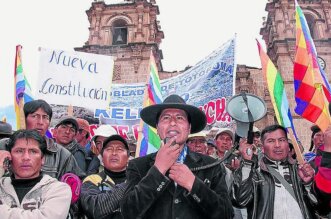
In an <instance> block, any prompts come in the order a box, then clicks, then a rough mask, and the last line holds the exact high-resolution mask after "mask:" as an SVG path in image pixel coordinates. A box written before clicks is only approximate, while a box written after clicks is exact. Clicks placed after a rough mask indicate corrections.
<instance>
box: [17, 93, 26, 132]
mask: <svg viewBox="0 0 331 219" xmlns="http://www.w3.org/2000/svg"><path fill="white" fill-rule="evenodd" d="M23 107H24V99H23V98H20V100H19V105H18V108H19V118H16V119H19V121H20V127H16V128H17V129H25V127H26V125H25V116H24V111H23Z"/></svg>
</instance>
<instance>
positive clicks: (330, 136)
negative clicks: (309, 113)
mask: <svg viewBox="0 0 331 219" xmlns="http://www.w3.org/2000/svg"><path fill="white" fill-rule="evenodd" d="M324 151H326V152H331V126H329V127H328V128H327V129H326V131H325V132H324Z"/></svg>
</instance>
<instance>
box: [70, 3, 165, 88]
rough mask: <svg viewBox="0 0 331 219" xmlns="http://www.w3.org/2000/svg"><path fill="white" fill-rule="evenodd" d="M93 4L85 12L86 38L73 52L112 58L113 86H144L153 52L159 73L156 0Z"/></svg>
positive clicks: (159, 41) (160, 56) (159, 55)
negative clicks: (87, 24)
mask: <svg viewBox="0 0 331 219" xmlns="http://www.w3.org/2000/svg"><path fill="white" fill-rule="evenodd" d="M109 2H110V3H108V4H106V3H105V2H104V1H103V0H99V1H96V0H95V1H94V2H93V3H92V6H91V7H90V9H89V10H87V11H86V14H87V16H88V20H89V22H90V27H89V38H88V41H87V42H86V43H85V45H84V46H83V47H79V48H75V50H76V51H81V52H88V53H96V54H103V55H111V56H113V57H115V66H114V73H113V81H114V82H115V83H138V82H146V80H147V77H148V75H149V58H150V53H151V51H152V53H153V55H154V57H155V61H156V65H157V66H158V69H159V71H162V70H163V68H162V63H161V59H162V58H163V57H162V51H161V50H160V49H159V46H160V43H161V41H162V39H163V38H164V34H163V32H162V31H161V27H160V24H159V21H157V15H158V14H159V8H158V6H157V5H156V2H155V0H122V1H118V0H110V1H109Z"/></svg>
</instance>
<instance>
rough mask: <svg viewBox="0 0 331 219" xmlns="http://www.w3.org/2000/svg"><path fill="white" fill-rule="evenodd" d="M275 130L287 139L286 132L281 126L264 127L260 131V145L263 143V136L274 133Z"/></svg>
mask: <svg viewBox="0 0 331 219" xmlns="http://www.w3.org/2000/svg"><path fill="white" fill-rule="evenodd" d="M277 129H280V130H283V132H284V134H285V137H286V139H287V131H286V129H285V128H284V127H283V126H281V125H278V124H276V125H269V126H267V127H265V128H264V129H263V130H262V132H261V142H262V143H263V142H264V140H265V134H267V133H270V132H274V131H276V130H277Z"/></svg>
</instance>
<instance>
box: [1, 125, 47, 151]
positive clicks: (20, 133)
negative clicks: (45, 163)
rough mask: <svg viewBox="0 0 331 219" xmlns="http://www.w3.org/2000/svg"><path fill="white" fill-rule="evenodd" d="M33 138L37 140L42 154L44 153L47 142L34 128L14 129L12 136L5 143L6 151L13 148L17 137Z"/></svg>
mask: <svg viewBox="0 0 331 219" xmlns="http://www.w3.org/2000/svg"><path fill="white" fill-rule="evenodd" d="M22 138H23V139H33V140H35V141H37V142H38V144H39V149H40V150H41V154H42V156H44V154H45V153H46V150H47V143H46V140H45V138H44V137H42V136H41V135H40V134H39V132H37V131H36V130H26V129H20V130H17V131H15V132H14V133H13V134H12V136H11V137H10V138H9V141H8V143H7V144H6V149H7V151H9V152H11V150H12V149H13V147H14V145H15V143H16V141H17V140H19V139H22Z"/></svg>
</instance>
